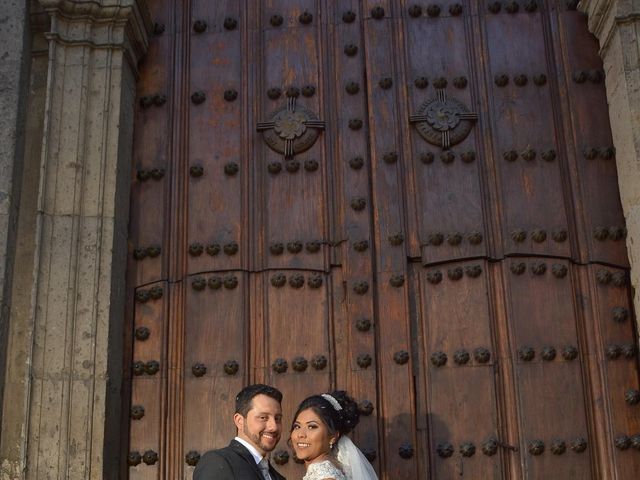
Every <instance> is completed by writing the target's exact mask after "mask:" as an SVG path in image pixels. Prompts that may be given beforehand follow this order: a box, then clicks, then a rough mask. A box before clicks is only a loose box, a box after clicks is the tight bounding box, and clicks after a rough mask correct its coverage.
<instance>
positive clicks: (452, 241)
mask: <svg viewBox="0 0 640 480" xmlns="http://www.w3.org/2000/svg"><path fill="white" fill-rule="evenodd" d="M447 243H448V244H449V245H451V246H452V247H455V246H457V245H460V244H461V243H462V234H461V233H460V232H453V233H450V234H448V235H447Z"/></svg>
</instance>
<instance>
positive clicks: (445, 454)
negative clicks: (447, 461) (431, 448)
mask: <svg viewBox="0 0 640 480" xmlns="http://www.w3.org/2000/svg"><path fill="white" fill-rule="evenodd" d="M436 452H437V453H438V456H439V457H440V458H449V457H450V456H451V455H453V452H455V448H453V445H451V444H450V443H449V442H441V443H438V445H436Z"/></svg>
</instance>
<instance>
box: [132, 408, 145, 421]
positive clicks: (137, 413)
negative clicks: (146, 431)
mask: <svg viewBox="0 0 640 480" xmlns="http://www.w3.org/2000/svg"><path fill="white" fill-rule="evenodd" d="M142 417H144V407H143V406H142V405H133V406H132V407H131V418H133V419H134V420H140V419H141V418H142Z"/></svg>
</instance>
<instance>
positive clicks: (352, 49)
mask: <svg viewBox="0 0 640 480" xmlns="http://www.w3.org/2000/svg"><path fill="white" fill-rule="evenodd" d="M344 53H345V55H347V56H348V57H353V56H355V55H356V54H357V53H358V47H357V45H354V44H353V43H349V44H347V45H345V47H344Z"/></svg>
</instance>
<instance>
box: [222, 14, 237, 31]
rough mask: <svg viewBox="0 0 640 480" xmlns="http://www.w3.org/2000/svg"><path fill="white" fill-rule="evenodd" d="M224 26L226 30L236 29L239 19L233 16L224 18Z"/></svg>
mask: <svg viewBox="0 0 640 480" xmlns="http://www.w3.org/2000/svg"><path fill="white" fill-rule="evenodd" d="M223 25H224V28H225V30H235V29H236V27H237V26H238V20H236V19H235V18H233V17H227V18H225V19H224V24H223Z"/></svg>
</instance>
